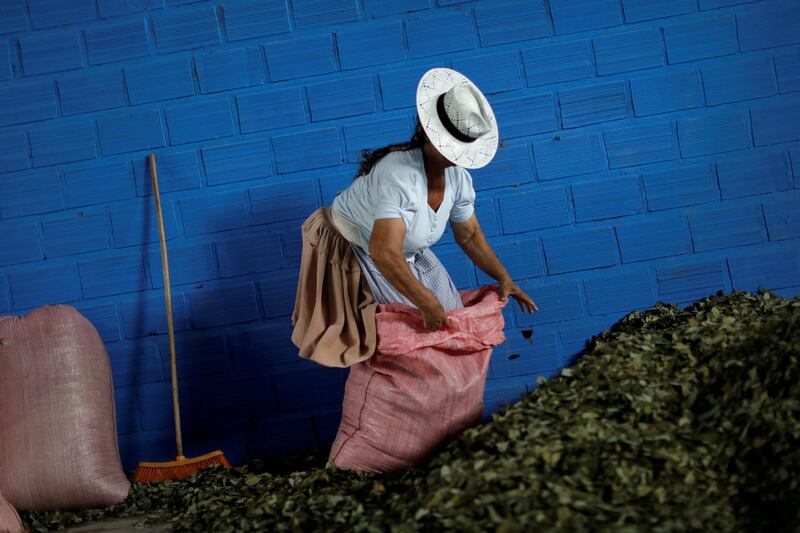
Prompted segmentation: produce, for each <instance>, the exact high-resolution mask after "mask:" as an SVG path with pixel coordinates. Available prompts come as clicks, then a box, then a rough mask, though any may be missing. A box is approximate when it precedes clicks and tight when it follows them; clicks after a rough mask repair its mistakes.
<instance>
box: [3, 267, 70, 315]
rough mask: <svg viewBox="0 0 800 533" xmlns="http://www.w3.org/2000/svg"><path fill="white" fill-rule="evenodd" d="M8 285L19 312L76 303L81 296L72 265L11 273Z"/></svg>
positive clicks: (15, 307)
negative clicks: (41, 306) (43, 306)
mask: <svg viewBox="0 0 800 533" xmlns="http://www.w3.org/2000/svg"><path fill="white" fill-rule="evenodd" d="M8 284H9V287H10V289H11V300H12V301H13V302H14V309H15V310H16V311H17V312H19V311H21V310H23V309H30V308H33V307H39V306H40V305H54V304H62V303H69V302H74V301H76V300H77V299H78V296H79V292H78V286H77V284H76V283H75V272H74V268H73V266H72V265H59V266H54V267H49V268H37V269H27V270H24V271H20V272H10V273H9V274H8Z"/></svg>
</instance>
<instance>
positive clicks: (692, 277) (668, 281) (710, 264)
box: [656, 259, 726, 303]
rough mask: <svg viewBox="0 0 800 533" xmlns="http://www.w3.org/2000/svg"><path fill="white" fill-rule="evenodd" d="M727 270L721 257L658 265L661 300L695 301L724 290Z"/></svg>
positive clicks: (667, 301) (669, 301)
mask: <svg viewBox="0 0 800 533" xmlns="http://www.w3.org/2000/svg"><path fill="white" fill-rule="evenodd" d="M725 270H726V269H725V265H724V263H723V262H722V261H721V260H719V259H717V260H713V261H694V262H691V263H686V262H683V263H682V264H678V265H674V266H660V267H657V268H656V280H657V283H658V296H659V301H662V302H666V303H681V302H687V301H693V300H698V299H700V298H705V297H706V296H709V295H711V294H714V293H716V292H717V291H719V290H724V289H725Z"/></svg>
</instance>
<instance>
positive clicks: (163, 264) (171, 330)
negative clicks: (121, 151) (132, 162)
mask: <svg viewBox="0 0 800 533" xmlns="http://www.w3.org/2000/svg"><path fill="white" fill-rule="evenodd" d="M147 161H148V163H150V175H151V176H152V177H153V195H154V196H155V197H156V215H157V216H158V237H159V239H160V240H161V269H162V270H163V271H164V297H165V298H166V301H167V332H168V333H169V366H170V371H171V373H172V410H173V413H174V415H175V440H176V444H177V448H178V459H183V438H182V437H181V408H180V405H179V404H178V368H177V365H176V364H175V329H174V326H173V322H172V294H171V292H170V285H169V264H168V262H167V238H166V235H165V233H164V218H163V216H162V215H161V195H160V194H159V191H158V172H157V171H156V155H155V154H148V155H147Z"/></svg>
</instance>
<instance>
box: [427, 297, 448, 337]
mask: <svg viewBox="0 0 800 533" xmlns="http://www.w3.org/2000/svg"><path fill="white" fill-rule="evenodd" d="M420 312H421V313H422V322H423V323H424V324H425V327H426V328H427V329H429V330H431V331H435V330H437V329H442V326H444V327H447V328H449V327H450V320H449V319H448V318H447V311H445V310H444V307H442V304H441V303H440V302H439V300H438V299H434V301H431V303H430V304H428V305H426V306H425V307H423V308H421V309H420Z"/></svg>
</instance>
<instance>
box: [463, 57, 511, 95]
mask: <svg viewBox="0 0 800 533" xmlns="http://www.w3.org/2000/svg"><path fill="white" fill-rule="evenodd" d="M453 69H455V70H457V71H459V72H461V73H463V74H464V75H465V76H466V77H468V78H469V79H470V80H472V82H473V83H475V85H477V86H478V88H479V89H480V90H481V91H482V92H483V93H484V94H487V95H492V94H495V93H501V92H505V91H513V90H514V89H520V88H522V79H521V78H520V75H519V59H518V58H517V52H516V51H515V50H514V51H509V52H500V53H497V54H487V55H480V56H471V57H470V59H468V60H466V59H465V60H456V61H453Z"/></svg>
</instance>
